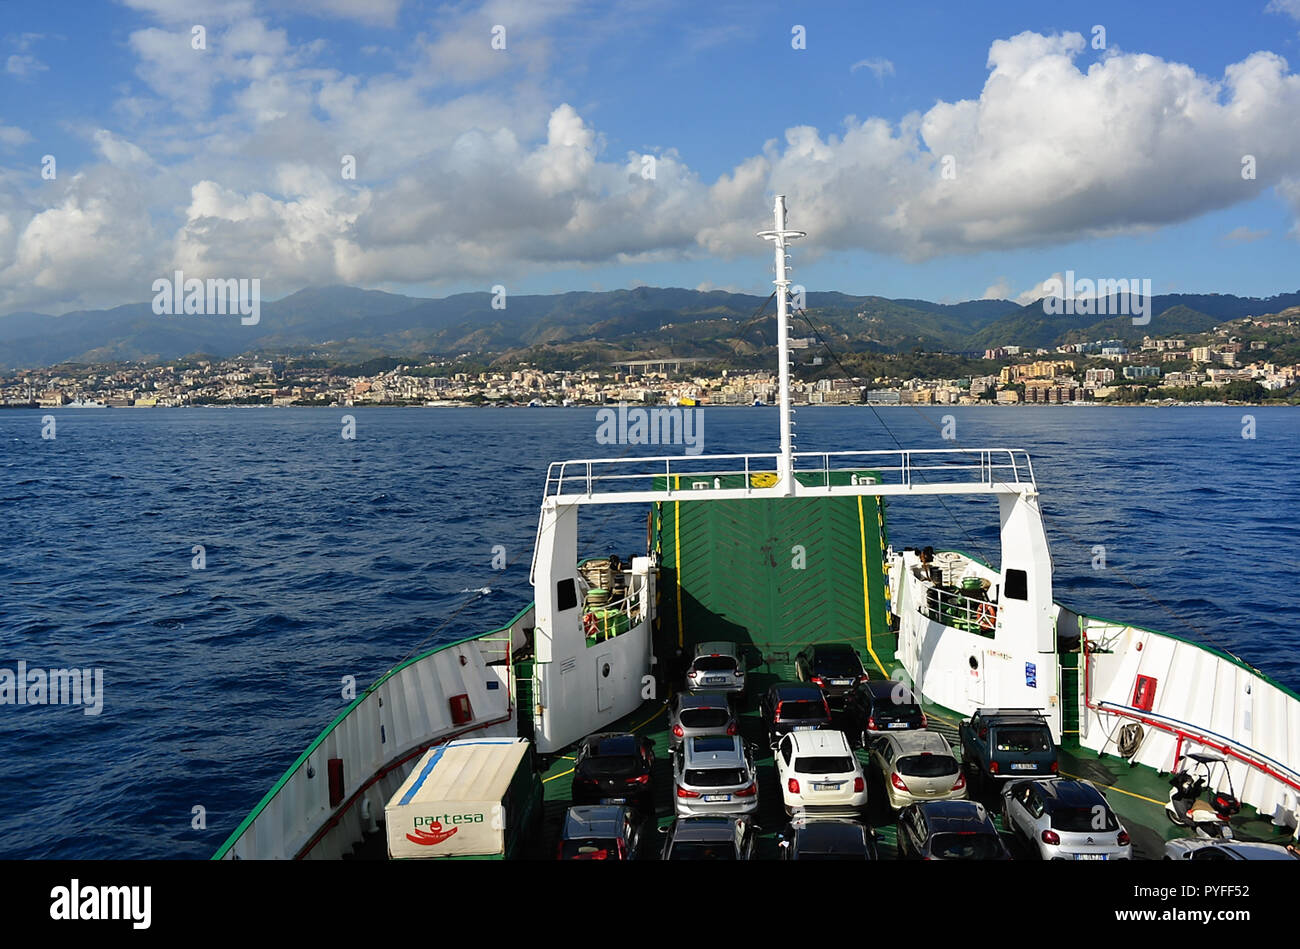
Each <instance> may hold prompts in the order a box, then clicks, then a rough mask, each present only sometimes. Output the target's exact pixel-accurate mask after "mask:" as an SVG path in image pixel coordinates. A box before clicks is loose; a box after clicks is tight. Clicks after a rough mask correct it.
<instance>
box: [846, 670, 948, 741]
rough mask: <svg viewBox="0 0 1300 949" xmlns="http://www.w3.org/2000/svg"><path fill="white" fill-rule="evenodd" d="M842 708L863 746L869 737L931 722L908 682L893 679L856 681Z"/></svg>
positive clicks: (870, 738) (918, 726)
mask: <svg viewBox="0 0 1300 949" xmlns="http://www.w3.org/2000/svg"><path fill="white" fill-rule="evenodd" d="M845 711H847V712H848V713H849V720H850V721H851V722H852V723H853V724H852V727H853V731H852V732H851V734H852V735H853V737H854V738H856V739H857V740H858V741H859V743H860V745H861V747H863V748H870V747H871V743H872V739H874V738H876V737H878V736H880V735H883V734H885V733H886V732H895V731H905V730H907V729H911V728H925V727H926V726H927V725H929V724H930V723H929V720H928V719H927V718H926V717H925V712H923V711H922V710H921V706H920V705H919V704H918V703H917V701H916V699H915V697H914V696H913V695H912V693H911V691H910V690H909V689H908V688H907V686H905V685H904V684H903V683H901V682H895V681H894V680H892V679H880V680H877V681H874V682H864V683H862V684H861V685H859V686H858V687H857V688H856V689H854V690H853V692H852V693H851V694H850V695H849V697H848V699H847V700H846V702H845Z"/></svg>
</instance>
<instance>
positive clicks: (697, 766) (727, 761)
mask: <svg viewBox="0 0 1300 949" xmlns="http://www.w3.org/2000/svg"><path fill="white" fill-rule="evenodd" d="M672 759H673V791H674V793H673V802H674V807H675V808H676V811H677V815H678V816H679V817H692V816H697V815H704V814H752V813H753V812H754V811H756V810H758V772H757V770H756V769H755V768H754V761H753V754H752V752H751V750H750V749H748V748H746V747H745V745H744V743H743V742H741V740H740V736H739V735H696V736H695V737H693V738H688V739H687V740H686V741H684V742H682V744H681V745H680V746H679V747H678V748H677V750H676V751H674V752H673V755H672Z"/></svg>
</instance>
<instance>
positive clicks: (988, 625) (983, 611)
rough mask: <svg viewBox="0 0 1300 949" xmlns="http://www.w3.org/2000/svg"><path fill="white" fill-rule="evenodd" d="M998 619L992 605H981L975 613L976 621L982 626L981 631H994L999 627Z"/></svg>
mask: <svg viewBox="0 0 1300 949" xmlns="http://www.w3.org/2000/svg"><path fill="white" fill-rule="evenodd" d="M997 617H998V614H997V613H996V612H995V611H994V609H993V604H991V603H981V604H980V605H979V609H978V610H976V611H975V621H976V622H977V623H979V624H980V629H992V628H993V627H994V626H995V625H997Z"/></svg>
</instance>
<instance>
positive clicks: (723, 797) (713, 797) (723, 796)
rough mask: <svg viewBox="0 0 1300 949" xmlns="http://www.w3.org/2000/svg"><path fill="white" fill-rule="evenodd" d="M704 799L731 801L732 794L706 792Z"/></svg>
mask: <svg viewBox="0 0 1300 949" xmlns="http://www.w3.org/2000/svg"><path fill="white" fill-rule="evenodd" d="M704 800H706V801H709V802H710V803H712V802H714V801H730V800H731V795H730V794H706V795H704Z"/></svg>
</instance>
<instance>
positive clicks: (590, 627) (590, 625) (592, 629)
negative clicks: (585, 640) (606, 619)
mask: <svg viewBox="0 0 1300 949" xmlns="http://www.w3.org/2000/svg"><path fill="white" fill-rule="evenodd" d="M582 631H583V632H584V633H586V634H587V635H588V636H595V635H598V634H599V633H600V624H599V623H598V622H597V621H596V614H595V613H588V614H587V615H586V616H584V617H583V618H582Z"/></svg>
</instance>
